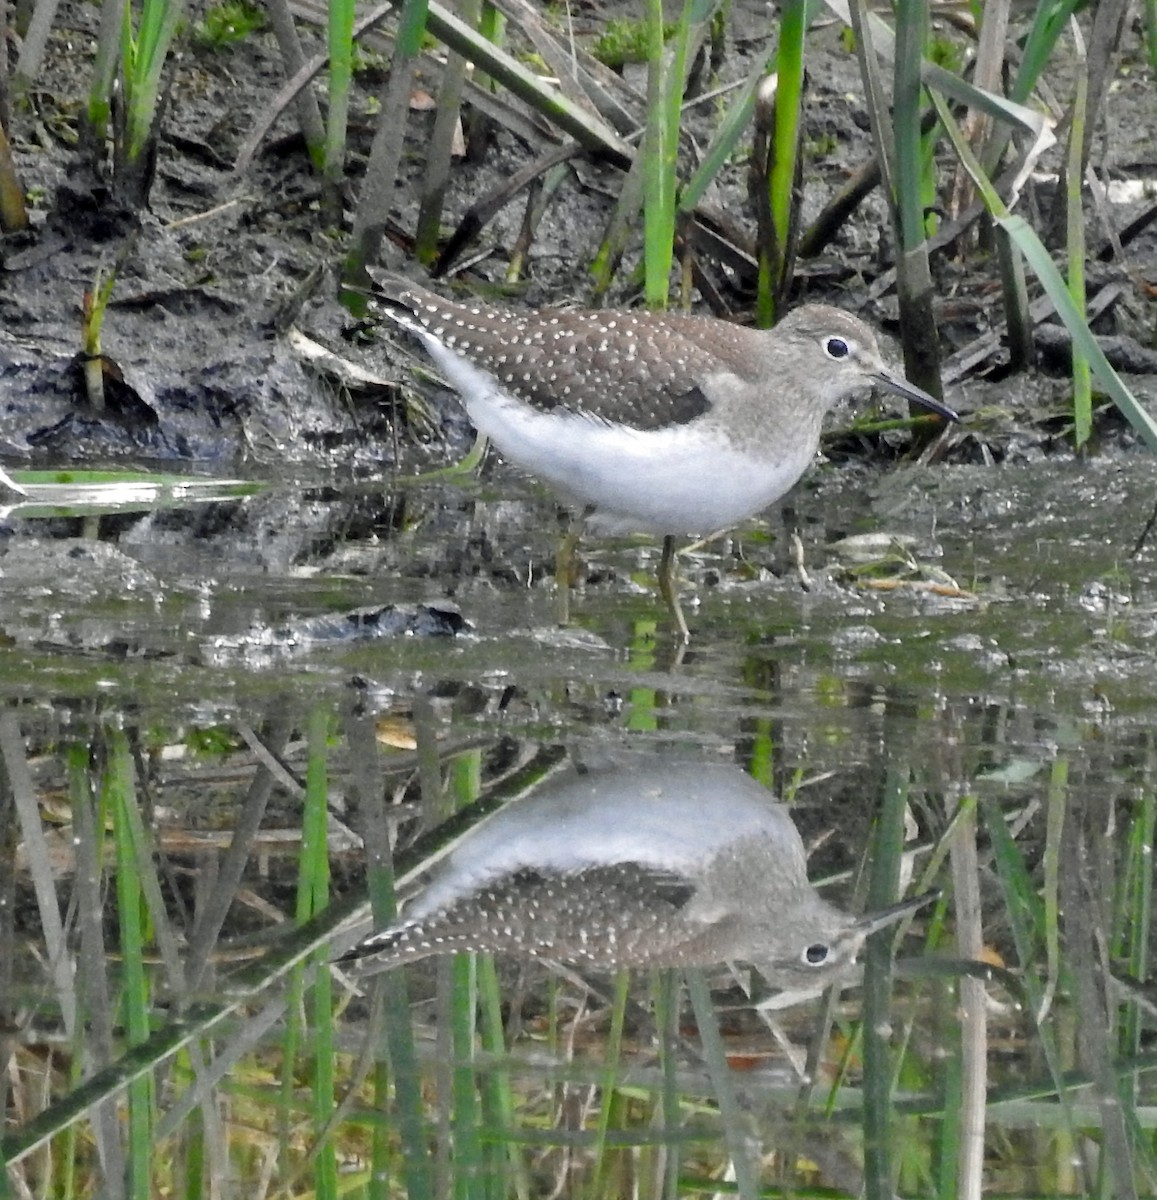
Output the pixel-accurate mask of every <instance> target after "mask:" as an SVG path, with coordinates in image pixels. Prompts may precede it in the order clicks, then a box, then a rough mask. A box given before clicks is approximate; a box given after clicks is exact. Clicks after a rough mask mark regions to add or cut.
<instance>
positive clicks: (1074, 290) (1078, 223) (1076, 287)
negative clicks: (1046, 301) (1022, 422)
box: [1065, 31, 1093, 450]
mask: <svg viewBox="0 0 1157 1200" xmlns="http://www.w3.org/2000/svg"><path fill="white" fill-rule="evenodd" d="M1076 40H1077V45H1078V54H1077V64H1076V67H1077V86H1076V94H1075V96H1074V97H1073V119H1072V124H1071V125H1070V126H1069V152H1068V163H1067V167H1066V170H1065V250H1066V254H1067V256H1068V271H1069V295H1070V296H1071V297H1072V301H1073V307H1074V308H1075V309H1076V310H1077V311H1078V312H1079V313H1082V314H1083V313H1084V312H1085V208H1084V204H1083V203H1082V202H1081V184H1082V183H1083V182H1084V171H1083V170H1082V161H1081V160H1082V147H1083V146H1084V144H1085V112H1086V108H1087V102H1088V96H1089V71H1088V59H1087V58H1086V56H1085V54H1084V44H1083V42H1082V40H1081V36H1080V33H1079V31H1078V32H1076ZM1072 360H1073V361H1072V371H1073V441H1074V443H1075V444H1076V447H1077V449H1078V450H1079V449H1080V448H1081V447H1082V446H1083V445H1084V444H1085V443H1086V442H1087V441H1088V440H1089V435H1090V434H1091V433H1092V431H1093V380H1092V371H1091V369H1090V367H1089V360H1088V359H1087V358H1086V357H1085V356H1084V355H1083V354H1082V353H1081V351H1080V349H1079V347H1078V346H1077V344H1076V343H1075V342H1074V343H1073V352H1072Z"/></svg>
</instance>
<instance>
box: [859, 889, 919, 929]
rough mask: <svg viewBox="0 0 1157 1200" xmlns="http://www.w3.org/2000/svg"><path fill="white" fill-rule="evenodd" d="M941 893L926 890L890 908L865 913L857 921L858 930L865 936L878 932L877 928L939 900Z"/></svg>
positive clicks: (892, 922)
mask: <svg viewBox="0 0 1157 1200" xmlns="http://www.w3.org/2000/svg"><path fill="white" fill-rule="evenodd" d="M939 898H940V893H939V892H938V891H932V892H925V893H924V894H923V895H921V896H910V897H909V898H908V899H907V900H901V901H900V902H899V904H893V905H891V906H890V907H888V908H881V909H880V910H879V911H877V912H870V913H865V914H864V915H863V916H862V917H861V918H860V919H859V920H858V921H857V922H856V932H857V933H859V934H862V935H863V936H864V937H869V936H870V935H871V934H873V933H876V932H877V930H880V929H886V928H887V927H888V926H889V925H894V924H895V923H896V922H897V921H900V920H902V919H903V918H904V917H906V916H907V915H908V914H909V913H913V912H915V911H916V910H917V909H918V908H923V907H924V905H925V904H931V903H932V901H933V900H938V899H939Z"/></svg>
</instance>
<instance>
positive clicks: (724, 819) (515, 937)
mask: <svg viewBox="0 0 1157 1200" xmlns="http://www.w3.org/2000/svg"><path fill="white" fill-rule="evenodd" d="M932 898H933V897H932V896H931V895H924V896H919V897H916V898H914V899H910V900H905V901H902V902H900V903H899V904H897V905H895V906H893V907H892V908H888V909H884V910H882V911H880V912H876V913H869V914H867V915H866V916H860V917H854V916H849V915H848V914H847V913H844V912H841V911H840V909H838V908H836V907H835V906H833V905H832V904H829V903H828V902H827V901H826V900H824V899H823V898H822V897H821V896H820V895H819V893H818V892H817V891H816V890H815V888H814V887H812V885H811V883H810V882H809V881H808V877H807V857H806V854H805V852H804V847H803V842H802V841H801V840H800V836H799V833H798V831H797V830H796V827H795V825H794V824H793V823H792V820H791V817H790V816H789V815H788V810H787V809H786V808H785V807H784V806H783V805H781V804H778V803H776V802H775V801H774V800H773V798H772V796H771V794H770V793H769V792H768V791H767V790H766V789H765V788H764V787H763V786H762V785H760V784H759V783H757V782H756V781H755V780H754V779H752V778H751V776H750V775H747V774H745V773H744V772H743V771H741V770H740V769H739V768H738V767H735V766H730V765H726V764H720V763H710V764H698V763H672V762H669V761H668V762H663V763H659V762H656V763H654V764H650V765H642V764H632V765H630V766H618V767H605V768H602V769H597V770H593V771H590V772H588V773H571V774H569V776H567V777H566V778H564V779H563V780H562V781H561V782H556V783H553V784H548V785H547V786H545V787H543V788H542V789H540V790H538V791H536V792H533V793H531V794H530V795H528V796H525V797H523V798H521V799H519V800H515V801H513V802H512V803H510V804H508V805H507V806H506V807H505V808H502V809H499V810H498V812H497V813H495V814H494V815H493V816H491V817H489V818H487V819H486V820H484V821H482V822H481V823H480V824H478V825H476V826H474V828H473V829H471V830H470V832H469V833H467V834H466V835H465V836H464V837H463V838H462V839H461V841H460V842H458V844H457V845H456V846H454V847H453V848H452V849H451V850H450V853H449V854H448V856H447V857H446V858H444V859H443V860H442V861H441V862H440V863H438V864H437V866H436V868H435V873H434V875H433V877H432V879H431V880H430V881H429V882H428V883H427V884H426V886H425V887H424V889H423V890H422V891H420V892H419V893H418V894H417V895H416V896H415V897H414V898H413V899H412V900H411V901H410V902H409V904H408V905H407V906H406V908H405V909H404V912H403V919H402V920H400V921H398V922H397V923H396V924H393V925H391V926H389V927H388V928H387V929H383V930H381V931H380V932H378V933H374V934H371V935H370V936H369V937H367V938H365V939H364V940H363V941H361V942H359V943H358V944H357V945H356V946H354V947H353V948H352V949H351V950H349V951H348V952H347V953H346V954H345V955H344V956H343V957H342V959H341V960H340V961H342V962H344V963H349V964H351V965H353V964H355V962H356V963H357V965H358V966H359V967H360V969H361V970H362V971H363V972H364V973H370V972H376V971H383V970H388V969H389V968H391V967H395V966H398V965H400V964H402V963H406V962H412V961H415V960H416V959H420V958H426V957H428V956H430V955H433V954H442V953H449V952H451V951H457V950H490V951H498V952H506V953H510V954H516V955H521V956H529V957H536V958H543V959H548V960H552V961H556V962H567V963H574V964H576V965H579V966H585V967H589V968H593V969H596V970H617V969H619V968H622V967H697V966H713V965H715V964H717V963H723V962H732V961H735V960H739V961H742V962H746V963H750V964H751V965H753V966H755V967H756V968H757V969H758V971H759V972H760V974H761V975H763V977H764V978H765V979H766V980H767V982H768V984H769V985H770V986H771V987H774V988H777V989H780V991H781V992H782V993H784V994H785V995H784V997H782V998H781V999H779V1000H773V1001H772V1003H773V1004H774V1005H778V1004H780V1003H783V1002H785V1001H788V1000H790V1001H794V1000H797V999H803V998H806V997H807V996H811V995H815V994H817V993H819V992H820V991H822V990H823V988H825V987H826V986H827V985H828V984H829V983H832V982H834V981H836V980H837V979H839V978H840V976H841V975H843V974H845V973H846V972H847V971H848V968H849V967H850V966H851V965H852V964H853V963H854V961H855V958H856V955H857V953H858V952H859V950H860V947H861V946H862V945H863V942H864V939H865V938H866V937H867V936H868V935H869V934H871V933H873V932H875V931H876V930H877V929H881V928H883V927H884V926H886V925H890V924H892V923H893V922H895V921H897V920H899V919H900V918H902V917H903V916H905V915H906V914H908V913H910V912H912V911H913V910H914V909H916V908H918V907H920V906H921V905H922V904H925V903H927V902H928V901H929V900H931V899H932Z"/></svg>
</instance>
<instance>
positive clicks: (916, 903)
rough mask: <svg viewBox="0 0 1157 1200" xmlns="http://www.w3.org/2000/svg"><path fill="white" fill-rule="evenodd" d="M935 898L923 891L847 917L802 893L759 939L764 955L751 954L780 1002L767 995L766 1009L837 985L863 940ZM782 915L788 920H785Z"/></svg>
mask: <svg viewBox="0 0 1157 1200" xmlns="http://www.w3.org/2000/svg"><path fill="white" fill-rule="evenodd" d="M938 895H939V893H938V892H925V893H923V894H922V895H920V896H913V897H911V898H909V899H906V900H901V901H900V902H899V903H897V904H893V905H891V906H890V907H888V908H885V909H880V910H878V911H876V912H871V913H865V914H864V915H863V916H860V917H852V916H849V915H848V914H847V913H844V912H841V911H840V910H839V909H838V908H835V907H834V906H833V905H831V904H828V903H827V901H826V900H824V899H823V898H822V897H820V896H819V895H818V894H816V893H815V892H814V891H809V892H807V893H804V894H802V895H801V897H800V903H799V905H798V907H797V909H796V910H795V911H794V912H793V913H791V914H784V913H780V914H779V919H778V921H777V926H778V928H777V931H776V933H775V934H774V935H770V936H764V937H763V938H762V939H761V940H762V941H763V942H764V953H762V954H759V953H755V952H753V953H752V954H751V961H752V962H753V963H754V964H755V966H756V967H757V968H758V969H759V972H760V974H761V975H763V976H764V978H765V979H766V980H767V981H768V982H769V983H771V984H772V985H773V986H774V987H776V988H778V989H779V997H780V998H775V997H773V998H772V999H771V1000H770V1001H768V1002H767V1003H768V1006H769V1007H778V1006H781V1005H783V1004H787V1003H794V1002H795V1001H796V1000H798V999H802V998H805V997H807V996H814V995H818V994H819V993H820V992H822V991H823V990H824V988H826V987H827V986H828V985H829V984H831V983H835V982H838V981H839V980H840V979H841V978H843V977H845V976H846V975H847V974H848V973H849V971H850V970H851V968H852V967H853V966H854V965H855V962H856V958H857V957H858V955H859V953H860V951H861V949H863V945H864V942H865V941H866V940H867V939H868V937H870V936H871V935H872V934H873V933H876V932H877V931H879V930H881V929H886V928H887V927H888V926H889V925H894V924H896V922H898V921H901V920H903V919H904V918H905V917H907V916H909V915H910V914H911V913H913V912H915V911H916V910H917V909H919V908H922V907H924V905H926V904H929V903H931V902H932V901H933V900H935V899H936V897H937V896H938ZM785 916H788V918H789V919H788V920H787V921H786V922H785V920H784V918H785ZM785 932H786V933H787V936H784V934H785ZM768 950H770V951H771V954H770V955H769V954H768V953H767V951H768Z"/></svg>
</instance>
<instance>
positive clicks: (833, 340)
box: [824, 337, 852, 358]
mask: <svg viewBox="0 0 1157 1200" xmlns="http://www.w3.org/2000/svg"><path fill="white" fill-rule="evenodd" d="M851 352H852V348H851V347H850V346H849V345H848V343H847V342H845V341H844V339H843V338H838V337H830V338H824V353H825V354H826V355H827V356H828V358H847V357H848V355H849V354H851Z"/></svg>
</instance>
